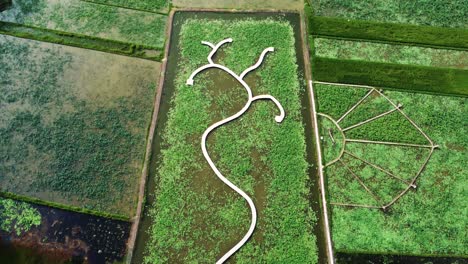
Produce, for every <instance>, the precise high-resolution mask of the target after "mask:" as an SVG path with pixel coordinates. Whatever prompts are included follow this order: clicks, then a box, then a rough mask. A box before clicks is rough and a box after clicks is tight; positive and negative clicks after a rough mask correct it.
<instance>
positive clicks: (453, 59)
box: [311, 38, 468, 70]
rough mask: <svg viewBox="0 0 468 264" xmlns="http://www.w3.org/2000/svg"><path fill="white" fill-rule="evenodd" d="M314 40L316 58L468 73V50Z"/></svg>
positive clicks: (327, 39) (330, 39)
mask: <svg viewBox="0 0 468 264" xmlns="http://www.w3.org/2000/svg"><path fill="white" fill-rule="evenodd" d="M312 41H313V42H314V43H313V47H314V55H315V56H317V57H325V58H331V59H342V60H364V61H372V62H382V63H398V64H405V65H420V66H429V67H441V68H454V69H464V70H468V51H463V50H453V49H442V48H437V49H434V48H427V47H418V46H415V45H403V44H387V43H385V44H384V43H376V42H368V41H350V40H342V39H337V38H313V40H312ZM311 45H312V43H311Z"/></svg>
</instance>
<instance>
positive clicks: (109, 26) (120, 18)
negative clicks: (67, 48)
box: [0, 0, 167, 49]
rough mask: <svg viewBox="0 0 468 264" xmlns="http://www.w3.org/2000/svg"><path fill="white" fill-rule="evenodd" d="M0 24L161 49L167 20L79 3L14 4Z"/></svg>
mask: <svg viewBox="0 0 468 264" xmlns="http://www.w3.org/2000/svg"><path fill="white" fill-rule="evenodd" d="M15 3H16V4H15V7H14V8H12V9H10V10H8V11H6V12H2V13H0V21H5V22H12V23H17V24H23V25H27V26H33V27H38V28H45V29H51V30H56V31H64V32H69V33H74V34H78V35H86V36H91V37H98V38H102V39H109V40H115V41H119V42H125V43H132V44H135V45H142V46H146V47H151V48H154V49H162V48H163V47H164V40H165V26H166V20H167V16H165V15H160V14H155V13H148V12H141V11H136V10H129V9H123V8H118V7H114V6H106V5H100V4H94V3H89V2H84V1H79V0H63V1H51V0H38V1H30V0H17V1H16V2H15Z"/></svg>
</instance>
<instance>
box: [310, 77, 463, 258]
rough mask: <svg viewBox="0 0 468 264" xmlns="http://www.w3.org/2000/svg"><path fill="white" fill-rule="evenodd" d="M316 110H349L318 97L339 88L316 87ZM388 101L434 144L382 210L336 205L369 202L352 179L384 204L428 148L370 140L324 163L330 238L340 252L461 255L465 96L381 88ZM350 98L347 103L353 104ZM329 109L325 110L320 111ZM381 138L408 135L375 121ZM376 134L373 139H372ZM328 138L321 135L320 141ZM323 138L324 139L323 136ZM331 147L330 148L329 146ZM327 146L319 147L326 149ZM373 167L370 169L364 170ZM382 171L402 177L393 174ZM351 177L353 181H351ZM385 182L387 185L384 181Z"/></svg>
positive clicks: (345, 89)
mask: <svg viewBox="0 0 468 264" xmlns="http://www.w3.org/2000/svg"><path fill="white" fill-rule="evenodd" d="M314 88H315V89H316V90H317V91H318V93H317V97H318V101H319V110H320V109H322V110H326V109H330V105H334V104H337V105H339V104H345V105H349V102H348V101H349V100H350V99H347V98H346V97H345V96H341V97H339V96H337V97H335V98H332V97H330V96H322V95H324V94H326V92H327V90H329V89H331V91H332V92H333V93H338V92H337V90H339V89H342V90H343V92H344V93H346V94H347V93H350V91H349V89H362V88H355V87H349V86H341V88H339V87H337V86H332V85H320V84H316V85H315V86H314ZM384 94H385V95H386V96H387V97H388V98H389V99H391V100H392V101H395V102H399V103H401V104H402V105H403V108H402V110H403V111H404V112H405V113H406V114H407V115H408V116H409V117H410V118H411V119H412V120H414V122H416V123H417V125H418V127H420V128H421V130H422V131H424V132H425V133H426V134H427V135H428V136H429V137H430V138H431V140H432V141H433V142H434V143H436V144H437V145H438V148H437V149H435V150H434V151H433V153H432V155H431V157H430V160H429V162H427V164H426V166H425V167H424V169H423V170H421V173H420V175H419V176H418V179H417V181H416V182H415V184H416V185H417V187H416V188H411V189H410V190H409V191H408V193H407V194H406V195H404V196H402V197H401V198H400V199H399V200H398V201H397V202H396V203H395V204H393V205H392V206H391V207H390V209H389V210H387V211H386V212H383V211H382V210H376V209H369V208H356V207H346V206H342V205H337V203H338V204H343V203H349V201H353V202H355V203H360V204H369V205H372V202H374V203H376V200H375V197H373V195H372V194H371V193H369V192H368V191H367V190H366V189H365V188H363V186H362V184H360V182H359V181H357V180H356V179H355V177H354V176H353V174H356V175H357V176H358V177H359V178H360V179H361V181H362V183H364V184H365V185H366V186H368V188H369V189H370V190H371V191H372V193H373V194H374V195H375V196H377V197H378V198H380V199H382V198H383V199H385V197H386V196H388V194H390V193H393V192H394V188H395V183H397V182H404V181H409V180H411V179H412V178H413V177H414V176H415V175H416V174H417V173H418V172H419V171H420V169H421V165H422V164H424V163H425V161H426V158H427V155H428V152H430V148H428V147H424V146H421V145H419V144H415V145H414V146H413V145H406V146H405V145H386V144H370V143H369V142H358V141H356V142H347V143H346V151H347V152H349V153H351V154H352V155H350V154H348V153H344V154H343V158H345V160H344V163H345V164H347V167H345V166H343V165H342V164H341V165H340V164H339V162H335V163H334V164H332V165H330V166H327V167H326V170H325V173H326V177H327V185H328V186H327V190H328V193H329V195H330V197H331V203H332V204H335V205H332V227H333V229H332V235H333V241H334V245H335V249H336V250H337V251H339V252H367V253H375V254H381V253H384V254H398V255H438V256H444V255H445V256H447V255H452V256H464V255H466V254H467V253H468V252H467V250H466V248H467V247H466V246H467V241H466V238H465V235H464V233H465V232H464V230H465V222H466V220H465V219H466V214H465V213H464V212H466V211H467V205H466V202H465V191H464V186H466V177H464V175H466V168H465V166H464V164H466V162H467V158H466V155H465V154H464V152H465V151H466V148H467V146H468V142H467V140H466V137H465V136H464V135H465V134H466V131H465V130H466V127H467V122H466V118H464V117H465V116H466V113H467V111H468V108H467V107H466V100H467V99H466V98H464V97H450V96H440V95H427V94H417V93H408V92H397V91H385V92H384ZM352 100H353V101H354V100H355V99H354V98H353V99H352ZM327 105H328V106H327ZM378 128H379V129H380V131H381V132H378V133H380V134H381V135H383V134H389V135H394V136H390V137H395V138H396V136H397V135H401V134H407V132H404V131H402V130H400V129H399V128H397V129H395V128H394V127H392V126H387V125H386V124H380V125H379V126H375V127H372V128H370V131H373V130H374V129H378ZM378 133H377V134H378ZM326 137H329V136H328V135H324V138H326ZM326 140H330V139H326ZM329 144H330V143H329ZM325 146H326V145H325ZM371 164H372V165H371ZM378 168H381V169H383V170H385V171H386V172H389V173H391V174H392V175H394V176H398V177H399V178H400V179H401V180H397V179H392V178H393V177H392V176H391V175H389V174H388V173H386V172H385V171H383V170H381V169H378ZM353 178H354V179H353ZM390 180H392V184H389V181H390Z"/></svg>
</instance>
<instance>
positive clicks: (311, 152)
mask: <svg viewBox="0 0 468 264" xmlns="http://www.w3.org/2000/svg"><path fill="white" fill-rule="evenodd" d="M275 17H281V18H282V19H285V20H288V21H289V22H290V23H291V25H292V26H293V29H294V35H295V48H296V56H297V63H298V66H299V75H300V76H304V58H303V51H302V38H301V35H302V34H301V29H300V17H299V15H298V14H293V13H284V14H283V13H282V14H279V13H227V12H216V13H214V12H177V13H176V14H175V15H174V23H173V29H172V35H171V45H170V47H169V57H168V64H167V69H166V73H165V76H166V78H165V80H164V88H163V94H162V98H161V105H160V112H159V116H158V124H157V127H156V133H155V139H154V141H153V146H152V156H151V162H150V169H149V175H150V176H149V177H148V184H147V188H146V194H147V196H146V206H145V210H144V213H143V216H142V219H141V222H140V227H139V232H138V237H137V243H136V250H135V252H134V256H133V260H132V263H134V264H139V263H142V260H143V256H144V251H145V244H146V241H147V240H148V239H149V236H148V233H147V231H148V229H149V227H150V225H151V222H152V220H151V216H150V215H149V212H148V211H149V208H151V207H152V204H153V203H154V202H155V197H154V194H155V188H156V187H157V182H156V181H157V179H155V177H151V175H156V170H157V168H158V167H159V165H160V163H159V162H160V154H161V142H162V140H161V132H162V131H163V130H164V129H165V127H166V122H167V113H168V111H169V109H170V107H171V103H170V102H171V99H172V95H173V93H174V90H175V84H174V80H175V77H176V70H177V69H176V68H177V62H178V61H179V59H180V55H179V50H178V43H179V32H180V29H181V26H182V23H183V21H184V20H186V19H189V18H204V19H225V20H235V19H241V18H250V19H254V20H255V19H259V20H260V19H265V18H273V19H274V18H275ZM221 56H222V55H221ZM247 82H248V83H249V84H253V83H255V80H247ZM301 85H302V90H303V93H302V105H303V109H302V116H303V123H304V125H305V131H306V141H307V160H308V163H309V164H311V165H312V166H311V167H310V169H309V175H310V181H309V187H310V205H311V207H312V209H313V211H314V212H315V213H316V215H317V217H318V224H317V226H316V227H315V229H314V230H313V234H311V235H315V236H316V237H317V241H318V243H317V244H318V248H319V263H326V254H325V239H324V237H323V230H322V228H321V227H322V226H323V225H322V223H321V217H320V215H321V213H320V210H321V209H320V203H319V189H318V182H317V180H318V177H317V171H316V166H315V165H314V164H315V160H316V157H315V146H314V145H313V142H314V140H313V138H312V136H313V133H312V131H313V130H312V123H311V116H310V114H311V113H310V105H309V94H308V89H307V87H306V82H305V81H304V80H302V81H301ZM254 86H255V85H252V86H251V87H252V88H253V90H255V88H254ZM242 92H243V93H245V92H244V91H242ZM236 101H237V100H236ZM238 102H239V103H240V104H244V103H245V100H242V98H239V100H238ZM232 108H233V109H239V107H238V106H233V107H232ZM224 112H227V113H226V114H229V113H231V109H229V110H225V111H224ZM217 120H219V119H217ZM208 143H209V142H208ZM255 160H256V159H255V157H254V162H255ZM257 160H259V159H257ZM253 176H254V177H255V178H257V177H256V175H253ZM257 176H258V178H261V177H260V175H257ZM213 179H214V180H216V178H215V177H213ZM216 182H218V183H219V182H220V181H216ZM210 184H212V186H215V184H217V183H215V182H213V183H210ZM224 187H225V186H224ZM220 188H221V187H220ZM255 193H256V194H259V195H257V197H254V199H255V202H256V203H257V204H258V205H259V206H258V207H259V208H258V209H259V215H260V216H261V214H262V208H263V207H264V205H263V204H264V200H265V196H266V195H265V186H264V183H263V182H262V181H260V180H259V182H258V183H257V184H256V185H255ZM261 194H263V197H260V196H262V195H261ZM261 219H262V218H261V217H260V221H259V223H258V226H259V229H260V230H261V226H262V221H261ZM253 239H254V240H256V241H261V240H262V239H263V238H262V234H261V232H256V234H255V235H254V236H253ZM235 241H237V240H235ZM226 244H229V243H226ZM226 248H229V247H227V246H226Z"/></svg>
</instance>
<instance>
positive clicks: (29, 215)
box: [0, 197, 41, 236]
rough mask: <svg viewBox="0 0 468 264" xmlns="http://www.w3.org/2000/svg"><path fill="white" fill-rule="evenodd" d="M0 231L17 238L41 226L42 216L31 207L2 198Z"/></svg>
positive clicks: (0, 202)
mask: <svg viewBox="0 0 468 264" xmlns="http://www.w3.org/2000/svg"><path fill="white" fill-rule="evenodd" d="M0 219H1V221H0V231H4V232H15V233H16V235H17V236H19V235H21V234H22V233H24V232H27V231H29V229H31V227H34V226H38V225H40V224H41V214H40V213H39V212H38V211H37V210H36V209H35V208H33V207H32V206H31V205H29V204H28V203H25V202H19V201H15V200H11V199H4V198H1V197H0Z"/></svg>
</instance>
